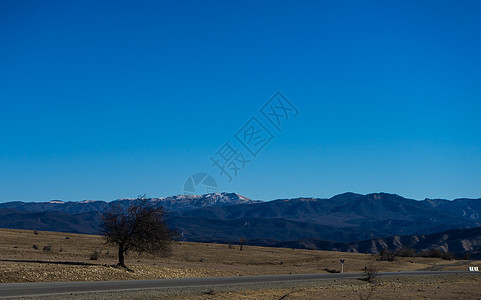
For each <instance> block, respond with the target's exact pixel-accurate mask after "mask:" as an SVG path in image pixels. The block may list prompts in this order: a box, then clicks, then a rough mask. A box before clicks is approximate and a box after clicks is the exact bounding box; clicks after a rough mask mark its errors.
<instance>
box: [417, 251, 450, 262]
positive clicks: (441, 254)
mask: <svg viewBox="0 0 481 300" xmlns="http://www.w3.org/2000/svg"><path fill="white" fill-rule="evenodd" d="M418 256H420V257H430V258H442V259H445V260H452V259H455V255H454V253H453V252H450V251H443V250H441V249H429V250H427V251H423V252H421V253H419V254H418Z"/></svg>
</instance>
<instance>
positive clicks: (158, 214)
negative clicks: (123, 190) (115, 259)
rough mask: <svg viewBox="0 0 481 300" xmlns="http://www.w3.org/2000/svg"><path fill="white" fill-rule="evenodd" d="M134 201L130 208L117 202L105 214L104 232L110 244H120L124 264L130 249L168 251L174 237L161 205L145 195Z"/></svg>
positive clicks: (162, 252)
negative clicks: (152, 201)
mask: <svg viewBox="0 0 481 300" xmlns="http://www.w3.org/2000/svg"><path fill="white" fill-rule="evenodd" d="M132 201H133V202H132V204H131V205H130V206H129V207H128V208H123V207H121V206H119V205H114V206H112V207H111V208H110V209H109V210H107V211H106V212H105V213H104V214H103V215H102V221H103V223H102V234H103V236H104V238H105V241H106V243H107V244H111V245H116V246H118V247H119V251H118V253H119V263H118V265H119V266H121V267H124V268H126V266H125V262H124V254H125V253H126V252H127V251H130V250H131V251H135V252H138V253H139V254H140V253H142V252H147V253H151V254H160V255H168V254H169V253H170V251H171V244H172V239H173V237H174V231H172V230H170V229H169V228H168V227H167V225H166V222H165V218H166V211H165V210H164V209H163V208H162V207H161V206H154V205H152V203H151V202H149V201H148V200H146V199H145V196H143V197H139V198H137V199H136V200H132Z"/></svg>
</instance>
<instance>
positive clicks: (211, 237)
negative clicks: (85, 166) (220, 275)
mask: <svg viewBox="0 0 481 300" xmlns="http://www.w3.org/2000/svg"><path fill="white" fill-rule="evenodd" d="M133 200H135V198H126V199H118V200H115V201H112V202H105V201H93V200H86V201H79V202H76V201H69V202H62V201H59V200H54V201H50V202H39V203H28V202H18V201H17V202H8V203H1V204H0V216H1V218H0V227H4V228H18V229H37V230H52V231H68V232H79V233H98V232H99V224H100V214H101V212H103V211H104V210H106V209H107V208H109V207H110V206H111V205H120V206H127V205H129V204H130V203H131V201H133ZM148 200H149V201H152V202H153V203H154V204H155V205H160V206H163V207H165V208H166V209H167V210H168V211H170V215H169V225H170V226H171V227H175V228H177V229H178V230H179V231H180V232H181V233H182V236H183V239H184V240H187V241H203V242H226V243H232V242H236V241H238V240H239V239H240V238H244V239H247V240H248V241H249V243H253V244H254V243H256V244H259V243H261V244H262V243H264V244H265V245H282V244H283V243H284V244H286V245H297V247H304V246H305V244H306V243H308V244H311V245H317V246H316V247H317V248H319V247H321V245H322V247H331V248H332V249H337V248H336V247H338V248H339V249H343V250H345V251H361V252H363V251H364V250H366V249H367V250H366V251H371V252H375V251H376V249H379V247H380V246H376V247H371V248H369V247H368V246H366V243H368V244H369V243H371V244H372V243H374V244H375V243H376V242H373V241H374V240H376V239H387V240H386V243H388V241H389V237H391V236H395V237H396V236H398V237H399V236H418V237H419V236H427V235H430V234H436V233H439V232H445V231H448V230H453V229H470V228H476V227H480V226H481V199H464V198H463V199H456V200H452V201H450V200H442V199H425V200H422V201H418V200H412V199H407V198H404V197H401V196H399V195H396V194H388V193H373V194H368V195H361V194H355V193H344V194H340V195H336V196H334V197H332V198H329V199H322V198H296V199H280V200H273V201H268V202H263V201H256V200H251V199H248V198H246V197H243V196H241V195H239V194H235V193H213V194H206V195H195V196H184V195H180V196H172V197H166V198H151V199H148ZM359 241H361V242H359ZM362 241H370V242H362ZM350 243H358V244H356V245H357V246H355V247H354V246H352V245H351V246H345V245H347V244H350ZM471 243H472V244H476V242H475V241H474V240H473V241H471ZM303 245H304V246H303ZM326 245H328V246H326ZM336 245H337V246H336ZM339 245H344V246H342V247H341V246H339ZM369 245H370V244H369ZM322 247H321V248H322ZM437 247H441V246H439V245H438V246H437ZM476 247H477V246H476ZM369 249H370V250H369Z"/></svg>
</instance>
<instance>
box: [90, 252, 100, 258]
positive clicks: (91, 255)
mask: <svg viewBox="0 0 481 300" xmlns="http://www.w3.org/2000/svg"><path fill="white" fill-rule="evenodd" d="M99 257H100V252H99V251H97V250H94V252H92V254H90V260H97V259H99Z"/></svg>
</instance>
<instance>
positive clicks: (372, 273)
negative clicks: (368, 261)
mask: <svg viewBox="0 0 481 300" xmlns="http://www.w3.org/2000/svg"><path fill="white" fill-rule="evenodd" d="M378 273H379V271H378V269H377V267H376V266H373V265H369V266H366V267H364V271H363V274H364V277H363V278H362V279H363V280H364V281H368V282H371V281H373V280H374V279H375V278H376V277H377V275H378Z"/></svg>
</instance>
